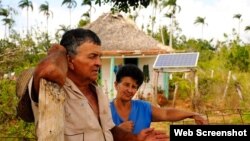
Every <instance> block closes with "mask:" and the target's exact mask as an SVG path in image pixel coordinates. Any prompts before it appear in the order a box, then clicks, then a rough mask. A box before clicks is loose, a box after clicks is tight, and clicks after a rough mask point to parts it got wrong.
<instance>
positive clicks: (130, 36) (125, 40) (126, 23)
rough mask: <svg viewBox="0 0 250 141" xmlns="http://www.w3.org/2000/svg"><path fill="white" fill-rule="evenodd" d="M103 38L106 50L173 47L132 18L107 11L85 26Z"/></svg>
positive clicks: (166, 49)
mask: <svg viewBox="0 0 250 141" xmlns="http://www.w3.org/2000/svg"><path fill="white" fill-rule="evenodd" d="M85 28H88V29H91V30H93V31H94V32H96V33H97V35H98V36H99V37H100V38H101V41H102V48H103V50H104V51H105V50H106V51H111V50H119V51H124V50H126V51H129V50H150V49H152V50H156V49H157V50H165V51H166V52H169V51H170V50H171V49H170V48H169V47H167V46H164V45H163V44H161V43H159V42H158V41H156V40H155V39H153V38H152V37H151V36H148V35H146V34H145V33H144V32H143V31H141V30H139V29H138V27H137V26H136V25H135V23H134V22H133V21H132V20H128V19H126V18H124V17H123V16H122V15H120V14H111V13H105V14H103V15H102V16H100V17H99V18H98V19H97V20H95V21H94V22H92V23H90V24H88V25H87V26H85Z"/></svg>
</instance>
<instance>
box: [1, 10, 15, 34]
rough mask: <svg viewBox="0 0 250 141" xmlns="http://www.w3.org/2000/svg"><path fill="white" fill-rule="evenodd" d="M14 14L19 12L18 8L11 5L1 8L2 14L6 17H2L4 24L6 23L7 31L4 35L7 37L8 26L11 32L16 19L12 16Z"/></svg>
mask: <svg viewBox="0 0 250 141" xmlns="http://www.w3.org/2000/svg"><path fill="white" fill-rule="evenodd" d="M13 14H17V12H16V10H15V9H14V8H12V7H9V6H8V8H7V9H5V8H0V16H3V17H4V18H3V19H2V21H3V24H4V25H5V32H4V37H5V38H6V35H7V28H8V31H9V33H10V29H11V27H12V26H13V24H14V22H15V21H14V19H13V18H12V15H13Z"/></svg>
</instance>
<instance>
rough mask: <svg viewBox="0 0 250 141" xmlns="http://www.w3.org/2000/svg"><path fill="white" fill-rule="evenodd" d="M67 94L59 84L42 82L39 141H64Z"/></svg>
mask: <svg viewBox="0 0 250 141" xmlns="http://www.w3.org/2000/svg"><path fill="white" fill-rule="evenodd" d="M64 99H65V92H64V90H63V89H62V88H60V87H59V86H58V85H57V84H55V83H52V82H49V81H46V80H44V79H43V80H41V82H40V93H39V104H38V106H39V116H38V117H39V120H38V125H37V126H38V127H37V137H38V141H63V140H64V106H63V103H64Z"/></svg>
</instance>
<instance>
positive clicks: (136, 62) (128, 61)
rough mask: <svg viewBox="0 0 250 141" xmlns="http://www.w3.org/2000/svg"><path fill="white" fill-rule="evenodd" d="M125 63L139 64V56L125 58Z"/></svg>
mask: <svg viewBox="0 0 250 141" xmlns="http://www.w3.org/2000/svg"><path fill="white" fill-rule="evenodd" d="M124 64H134V65H136V66H138V58H124Z"/></svg>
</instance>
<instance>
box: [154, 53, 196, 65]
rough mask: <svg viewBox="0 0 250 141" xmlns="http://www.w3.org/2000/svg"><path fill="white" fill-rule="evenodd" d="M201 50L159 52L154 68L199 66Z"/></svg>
mask: <svg viewBox="0 0 250 141" xmlns="http://www.w3.org/2000/svg"><path fill="white" fill-rule="evenodd" d="M198 58H199V52H192V53H173V54H159V55H158V56H157V58H156V60H155V62H154V65H153V68H154V69H183V68H186V69H188V68H195V67H196V66H197V62H198Z"/></svg>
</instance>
